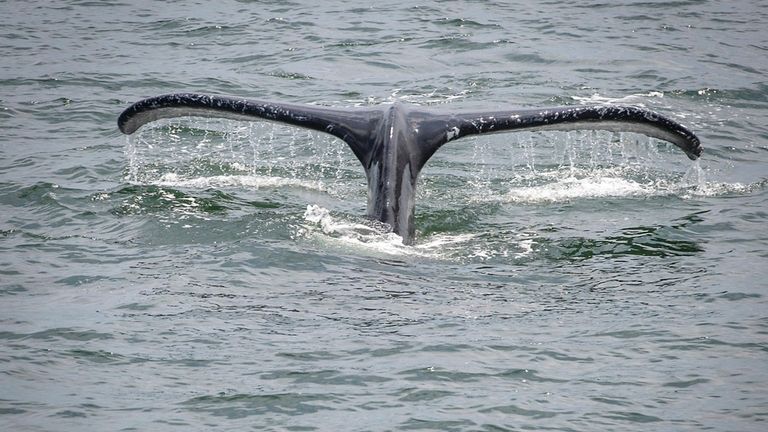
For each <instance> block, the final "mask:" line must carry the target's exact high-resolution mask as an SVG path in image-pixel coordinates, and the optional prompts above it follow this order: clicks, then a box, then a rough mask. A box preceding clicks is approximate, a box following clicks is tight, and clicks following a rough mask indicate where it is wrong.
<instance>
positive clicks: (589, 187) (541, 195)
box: [501, 177, 667, 203]
mask: <svg viewBox="0 0 768 432" xmlns="http://www.w3.org/2000/svg"><path fill="white" fill-rule="evenodd" d="M662 190H663V189H658V188H656V187H654V185H653V184H641V183H638V182H636V181H632V180H627V179H623V178H620V177H598V178H590V177H587V178H575V177H568V178H564V179H561V180H558V181H556V182H553V183H548V184H544V185H539V186H530V187H517V188H512V189H510V190H509V191H508V192H507V193H506V194H505V195H503V196H502V197H501V201H506V202H515V203H542V202H563V201H571V200H574V199H579V198H604V197H631V196H648V195H654V194H662V193H667V192H662Z"/></svg>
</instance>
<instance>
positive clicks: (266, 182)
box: [145, 173, 325, 191]
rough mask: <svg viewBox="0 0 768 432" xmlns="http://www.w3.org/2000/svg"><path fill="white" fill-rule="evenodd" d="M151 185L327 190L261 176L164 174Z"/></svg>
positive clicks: (317, 184) (317, 183)
mask: <svg viewBox="0 0 768 432" xmlns="http://www.w3.org/2000/svg"><path fill="white" fill-rule="evenodd" d="M145 182H146V181H145ZM151 183H154V184H156V185H158V186H165V187H185V188H193V189H209V188H221V187H247V188H253V189H259V188H275V187H285V186H294V187H301V188H305V189H314V190H319V191H324V190H325V186H324V184H323V183H321V182H320V181H309V180H302V179H297V178H284V177H272V176H260V175H219V176H211V177H195V178H184V177H182V176H180V175H178V174H176V173H166V174H163V175H162V176H161V177H160V178H159V179H158V180H157V181H156V182H151Z"/></svg>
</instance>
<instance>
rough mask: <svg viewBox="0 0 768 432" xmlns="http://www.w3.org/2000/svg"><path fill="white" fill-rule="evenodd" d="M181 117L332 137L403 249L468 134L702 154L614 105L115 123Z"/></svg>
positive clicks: (195, 99)
mask: <svg viewBox="0 0 768 432" xmlns="http://www.w3.org/2000/svg"><path fill="white" fill-rule="evenodd" d="M183 116H201V117H222V118H230V119H236V120H254V119H255V118H257V119H264V120H272V121H278V122H282V123H287V124H291V125H294V126H300V127H304V128H309V129H314V130H317V131H322V132H326V133H329V134H331V135H334V136H336V137H338V138H340V139H342V140H343V141H344V142H346V143H347V144H348V145H349V147H350V148H351V149H352V152H354V154H355V156H357V158H358V159H359V160H360V163H362V164H363V168H364V169H365V173H366V176H367V178H368V216H370V217H372V218H375V219H378V220H380V221H382V222H385V223H387V224H389V225H390V226H391V227H392V230H393V231H394V232H395V233H397V234H399V235H400V236H402V238H403V243H406V244H408V243H412V242H413V238H414V232H415V230H414V224H413V216H414V208H415V203H414V197H415V190H416V180H417V178H418V176H419V173H420V172H421V170H422V168H424V165H425V164H426V163H427V161H428V160H429V158H430V157H431V156H432V155H433V154H434V153H435V152H436V151H437V149H439V148H440V147H441V146H442V145H443V144H445V143H447V142H449V141H453V140H457V139H459V138H461V137H464V136H467V135H475V134H481V133H495V132H505V131H507V132H508V131H524V130H577V129H579V130H585V129H586V130H589V129H593V130H608V131H616V132H636V133H640V134H643V135H647V136H650V137H653V138H658V139H661V140H664V141H668V142H670V143H672V144H674V145H676V146H677V147H679V148H680V149H681V150H683V151H684V152H685V154H686V155H687V156H688V158H690V159H691V160H694V159H696V158H698V157H699V156H700V155H701V145H700V142H699V139H698V138H697V137H696V135H694V134H693V132H691V131H690V130H688V129H687V128H686V127H685V126H683V125H681V124H679V123H677V122H675V121H674V120H672V119H670V118H668V117H665V116H663V115H661V114H658V113H655V112H653V111H650V110H647V109H643V108H638V107H633V106H617V105H579V106H564V107H554V108H537V109H521V110H502V111H489V112H471V113H441V112H440V111H438V110H436V109H431V108H427V107H421V106H409V105H405V104H402V103H400V102H395V103H394V104H392V105H385V106H377V107H365V108H343V109H342V108H330V107H323V106H316V105H298V104H286V103H276V102H266V101H258V100H252V99H243V98H233V97H226V96H212V95H201V94H191V93H181V94H170V95H163V96H157V97H152V98H149V99H144V100H141V101H139V102H136V103H135V104H133V105H131V106H130V107H128V108H127V109H126V110H125V111H123V113H122V114H120V117H119V118H118V120H117V124H118V127H119V128H120V131H122V132H123V133H125V134H132V133H133V132H135V131H136V130H137V129H139V128H140V127H141V126H142V125H144V124H147V123H149V122H152V121H155V120H158V119H163V118H174V117H183Z"/></svg>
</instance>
